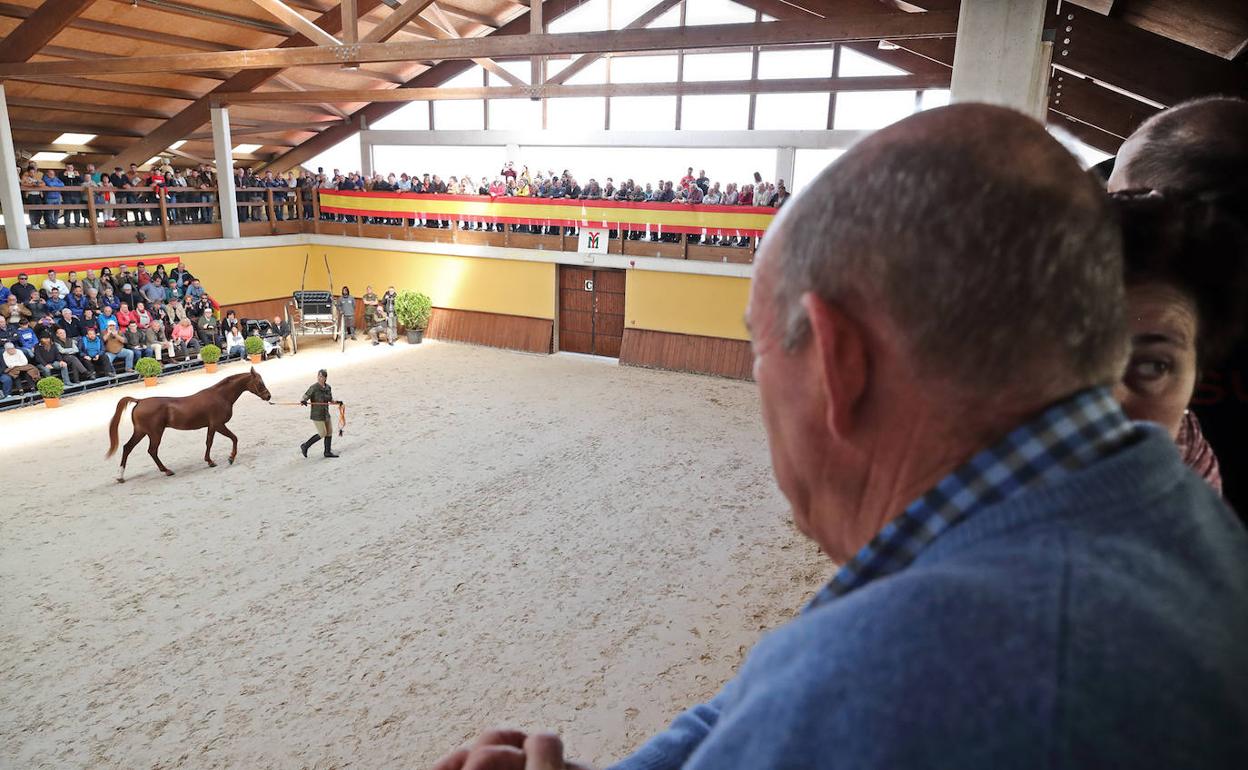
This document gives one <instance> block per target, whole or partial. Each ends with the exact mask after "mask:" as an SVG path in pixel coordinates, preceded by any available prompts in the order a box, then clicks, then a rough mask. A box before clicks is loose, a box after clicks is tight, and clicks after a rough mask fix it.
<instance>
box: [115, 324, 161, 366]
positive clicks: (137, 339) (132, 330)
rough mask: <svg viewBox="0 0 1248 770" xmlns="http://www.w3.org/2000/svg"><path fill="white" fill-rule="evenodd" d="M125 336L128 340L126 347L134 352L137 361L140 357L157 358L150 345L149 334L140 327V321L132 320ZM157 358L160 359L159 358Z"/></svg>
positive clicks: (127, 325) (127, 326)
mask: <svg viewBox="0 0 1248 770" xmlns="http://www.w3.org/2000/svg"><path fill="white" fill-rule="evenodd" d="M123 336H124V337H125V340H126V349H127V350H129V351H130V352H131V353H133V354H134V360H135V361H138V360H139V359H140V358H156V354H155V353H154V352H152V349H151V348H150V347H148V344H147V335H146V334H144V332H143V330H142V329H140V328H139V323H138V321H131V322H130V323H128V324H126V331H125V332H124V335H123ZM157 360H160V359H159V358H157Z"/></svg>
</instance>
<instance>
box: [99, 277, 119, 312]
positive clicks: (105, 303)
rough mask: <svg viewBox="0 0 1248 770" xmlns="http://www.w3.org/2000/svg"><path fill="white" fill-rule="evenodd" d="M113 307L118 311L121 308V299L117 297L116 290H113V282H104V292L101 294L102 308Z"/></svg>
mask: <svg viewBox="0 0 1248 770" xmlns="http://www.w3.org/2000/svg"><path fill="white" fill-rule="evenodd" d="M106 307H111V308H112V309H113V312H114V313H116V312H117V311H118V310H121V300H120V299H118V298H117V294H116V292H114V291H113V286H112V284H108V283H106V284H104V292H103V294H101V295H100V310H103V309H104V308H106Z"/></svg>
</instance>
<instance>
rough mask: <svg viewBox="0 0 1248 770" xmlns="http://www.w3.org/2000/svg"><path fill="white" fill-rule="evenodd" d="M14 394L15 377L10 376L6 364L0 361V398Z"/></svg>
mask: <svg viewBox="0 0 1248 770" xmlns="http://www.w3.org/2000/svg"><path fill="white" fill-rule="evenodd" d="M11 395H13V378H12V377H10V376H9V373H8V371H7V370H6V368H5V366H4V365H3V364H2V363H0V398H8V397H9V396H11Z"/></svg>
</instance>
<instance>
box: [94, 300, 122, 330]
mask: <svg viewBox="0 0 1248 770" xmlns="http://www.w3.org/2000/svg"><path fill="white" fill-rule="evenodd" d="M109 324H113V325H115V326H116V327H117V328H118V329H120V328H121V321H120V320H118V318H117V316H116V315H114V314H113V307H112V305H105V306H104V307H103V308H101V309H100V317H99V318H97V319H96V326H98V327H99V328H100V331H101V332H103V331H105V330H106V329H108V325H109Z"/></svg>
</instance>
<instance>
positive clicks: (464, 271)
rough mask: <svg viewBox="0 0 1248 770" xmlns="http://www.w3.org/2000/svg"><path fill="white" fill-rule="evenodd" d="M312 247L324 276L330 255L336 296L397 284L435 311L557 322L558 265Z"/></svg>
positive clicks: (397, 286)
mask: <svg viewBox="0 0 1248 770" xmlns="http://www.w3.org/2000/svg"><path fill="white" fill-rule="evenodd" d="M310 248H311V250H312V259H311V261H312V262H313V263H316V265H317V266H318V269H319V270H321V271H324V269H325V267H324V266H325V260H324V259H323V258H322V256H321V255H322V254H326V255H328V256H329V265H330V268H331V269H332V270H333V273H334V289H335V291H342V287H343V286H344V285H345V286H349V287H351V292H352V293H353V294H355V296H357V297H358V296H360V295H361V294H363V293H364V289H365V286H367V285H368V284H372V286H373V288H374V289H375V290H376V291H377V293H378V294H380V293H382V292H383V291H385V290H386V287H387V286H389V285H391V284H393V285H394V286H395V287H396V288H398V289H399V290H400V291H402V290H403V289H414V290H416V291H422V292H424V293H425V294H428V295H429V298H430V299H432V300H433V304H434V305H435V306H436V307H444V308H454V309H456V310H477V311H480V312H485V313H503V314H506V315H519V316H528V317H530V318H554V317H555V265H553V264H551V263H548V262H513V261H511V260H501V259H482V258H477V257H451V256H443V255H437V254H408V253H403V252H395V251H379V250H375V249H361V248H348V247H341V246H312V247H310ZM323 280H324V279H323V278H322V282H323ZM310 282H311V278H310V277H309V283H310ZM316 288H320V285H318V286H317V287H316Z"/></svg>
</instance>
